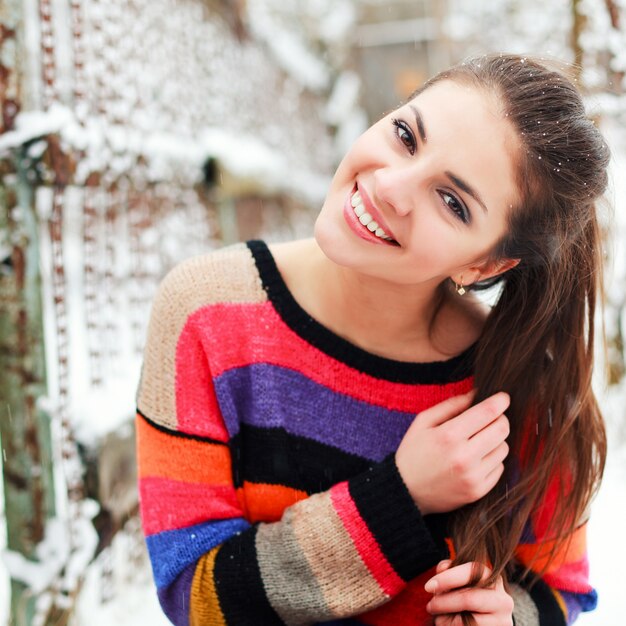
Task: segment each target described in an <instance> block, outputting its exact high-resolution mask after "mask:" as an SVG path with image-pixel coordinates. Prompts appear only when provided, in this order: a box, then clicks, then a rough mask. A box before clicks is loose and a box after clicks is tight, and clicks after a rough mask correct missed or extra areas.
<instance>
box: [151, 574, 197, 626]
mask: <svg viewBox="0 0 626 626" xmlns="http://www.w3.org/2000/svg"><path fill="white" fill-rule="evenodd" d="M195 571H196V565H195V563H193V564H192V565H189V567H187V568H185V569H184V570H183V571H182V572H181V573H180V576H178V578H177V579H176V580H175V581H174V582H173V583H172V584H171V585H170V586H169V587H164V588H162V589H159V590H158V592H157V593H158V596H159V602H160V603H161V608H162V609H163V612H164V613H165V615H167V617H168V618H169V620H170V621H171V622H172V623H173V624H175V625H176V626H189V603H190V602H191V583H192V582H193V575H194V572H195Z"/></svg>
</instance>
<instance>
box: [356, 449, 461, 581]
mask: <svg viewBox="0 0 626 626" xmlns="http://www.w3.org/2000/svg"><path fill="white" fill-rule="evenodd" d="M349 489H350V495H351V496H352V498H353V500H354V502H355V504H356V506H357V508H358V510H359V513H360V514H361V516H362V517H363V519H364V521H365V523H366V524H367V526H368V528H369V529H370V531H371V532H372V534H373V535H374V537H375V539H376V541H377V542H378V544H379V545H380V547H381V549H382V551H383V553H384V554H385V557H386V558H387V560H388V561H389V563H390V564H391V566H392V567H393V568H394V570H395V571H396V572H397V573H398V575H399V576H400V577H401V578H402V579H403V580H405V581H406V582H408V581H410V580H411V579H413V578H415V577H416V576H418V575H419V574H421V573H423V572H425V571H426V570H428V569H430V568H431V567H433V566H435V565H436V564H437V563H438V562H439V561H440V560H442V559H445V558H449V552H448V548H447V545H446V544H445V542H444V541H443V537H444V536H445V535H446V519H447V516H432V517H431V518H430V519H429V522H428V524H427V523H426V522H425V519H424V518H423V517H422V515H421V514H420V512H419V510H418V508H417V506H416V505H415V503H414V502H413V498H412V497H411V494H410V493H409V491H408V489H407V487H406V485H405V484H404V482H403V480H402V477H401V476H400V474H399V473H398V468H397V467H396V463H395V459H394V455H393V454H391V455H389V456H388V457H387V458H386V459H385V460H384V461H383V462H382V463H379V464H377V465H375V466H372V467H371V468H370V469H369V470H368V471H367V472H364V473H362V474H360V475H359V476H357V477H355V478H353V479H351V480H350V481H349ZM429 526H430V527H432V530H433V532H432V533H431V530H430V529H429Z"/></svg>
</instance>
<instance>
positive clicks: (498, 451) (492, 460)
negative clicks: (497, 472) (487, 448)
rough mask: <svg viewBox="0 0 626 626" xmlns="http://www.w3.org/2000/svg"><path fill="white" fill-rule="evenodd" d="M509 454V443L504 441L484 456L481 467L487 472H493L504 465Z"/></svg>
mask: <svg viewBox="0 0 626 626" xmlns="http://www.w3.org/2000/svg"><path fill="white" fill-rule="evenodd" d="M508 455H509V444H508V443H507V442H506V441H503V442H502V443H500V445H498V446H497V447H496V448H494V449H493V450H492V451H491V452H489V453H488V454H486V455H485V456H484V457H483V458H482V460H481V462H480V463H481V469H482V470H484V471H485V473H486V474H489V473H491V472H492V471H493V470H494V469H496V468H497V467H500V466H501V465H502V463H503V462H504V460H505V459H506V457H507V456H508Z"/></svg>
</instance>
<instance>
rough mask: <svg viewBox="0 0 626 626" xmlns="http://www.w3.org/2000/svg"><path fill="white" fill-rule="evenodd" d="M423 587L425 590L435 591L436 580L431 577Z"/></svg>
mask: <svg viewBox="0 0 626 626" xmlns="http://www.w3.org/2000/svg"><path fill="white" fill-rule="evenodd" d="M424 589H426V591H428V593H435V592H436V591H437V581H436V580H434V579H432V578H431V579H430V580H429V581H428V582H427V583H426V584H425V585H424Z"/></svg>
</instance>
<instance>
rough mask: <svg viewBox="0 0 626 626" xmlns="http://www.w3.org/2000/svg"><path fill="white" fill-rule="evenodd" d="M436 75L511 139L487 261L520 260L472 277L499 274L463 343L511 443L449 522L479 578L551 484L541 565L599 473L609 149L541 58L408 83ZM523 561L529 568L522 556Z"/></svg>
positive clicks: (508, 551)
mask: <svg viewBox="0 0 626 626" xmlns="http://www.w3.org/2000/svg"><path fill="white" fill-rule="evenodd" d="M442 80H453V81H455V82H462V83H464V84H468V85H472V86H475V87H477V88H479V89H483V90H485V91H486V93H489V94H492V95H493V96H495V98H496V101H497V102H498V104H499V105H500V107H501V109H500V112H501V114H502V115H504V116H506V118H507V119H508V120H509V122H510V123H511V124H512V125H513V128H514V129H515V131H516V134H517V136H518V138H519V141H520V145H521V149H520V151H519V154H518V162H517V185H518V191H519V197H520V198H521V202H520V203H519V205H518V206H514V207H512V208H511V209H510V211H509V214H508V229H507V231H508V232H507V234H506V235H505V236H504V238H503V239H502V240H501V241H500V242H499V243H498V245H497V246H496V249H495V250H494V251H493V257H494V258H496V259H497V258H509V259H520V262H519V264H518V265H517V266H516V267H514V268H513V269H510V270H509V271H507V272H506V273H504V274H503V275H501V276H499V277H496V278H494V279H491V280H489V281H485V282H483V283H479V284H476V285H473V286H472V287H473V288H474V289H480V288H486V287H492V286H494V284H495V283H499V288H500V295H499V298H498V300H497V303H496V304H495V306H494V307H493V309H492V310H491V312H490V314H489V316H488V318H487V321H486V323H485V326H484V330H483V332H482V335H481V337H480V339H479V343H478V350H477V353H476V361H475V383H476V387H477V389H478V396H477V398H476V402H479V401H480V400H482V399H484V398H486V397H488V396H490V395H491V394H493V393H496V392H497V391H501V390H504V391H507V392H509V394H510V395H511V405H510V407H509V409H508V411H507V416H508V418H509V421H510V424H511V434H510V436H509V439H508V443H509V446H510V453H509V456H508V458H507V461H506V463H505V472H504V474H503V476H502V478H501V480H500V481H499V483H498V485H497V486H496V487H495V488H494V489H493V490H492V491H491V492H490V493H488V494H487V495H486V496H485V497H483V498H482V499H481V500H479V501H478V502H476V503H474V504H472V505H469V506H466V507H464V508H462V509H461V510H459V511H456V512H455V513H454V517H453V528H452V537H453V541H454V545H455V548H456V550H457V554H456V559H455V560H456V562H457V563H461V562H468V561H478V562H482V563H489V564H490V565H491V566H492V568H493V575H492V577H491V578H490V580H489V582H492V581H493V580H494V579H495V577H496V576H499V575H501V574H505V575H506V574H507V573H510V569H511V565H512V564H513V563H514V555H515V549H516V546H517V545H518V543H519V542H520V539H521V537H522V534H523V532H524V529H525V527H526V525H527V523H528V522H529V520H530V519H531V516H533V514H534V513H535V512H536V511H537V510H538V509H539V507H540V506H541V503H542V500H543V499H544V498H545V496H546V494H547V493H548V492H549V490H551V494H552V496H556V500H555V502H556V507H555V511H554V515H553V517H552V519H551V523H550V528H549V537H550V538H551V539H552V540H554V541H553V542H550V546H549V547H547V548H546V550H545V551H544V552H543V553H542V554H541V555H538V556H540V557H541V561H542V567H539V568H534V569H539V574H541V573H542V572H545V570H546V569H547V567H548V566H549V563H550V562H551V560H554V558H555V557H556V555H557V553H558V552H559V550H560V549H562V548H563V547H564V544H566V543H567V541H568V538H569V537H571V535H572V532H573V530H574V529H575V527H576V526H577V525H578V524H580V523H581V520H583V517H584V515H585V511H586V509H587V507H588V505H589V502H590V500H591V498H592V496H593V495H594V493H595V490H596V489H597V487H598V484H599V481H600V479H601V476H602V472H603V469H604V463H605V458H606V434H605V430H604V424H603V420H602V416H601V414H600V411H599V409H598V405H597V402H596V399H595V397H594V394H593V391H592V389H591V375H592V367H593V353H594V311H595V307H596V302H597V299H598V296H599V294H600V292H601V287H602V276H601V274H602V258H601V257H602V255H601V250H602V246H601V241H600V231H599V227H598V221H597V216H596V202H597V200H598V199H599V198H600V196H601V195H602V194H603V192H604V190H605V188H606V185H607V173H606V168H607V165H608V161H609V150H608V147H607V145H606V143H605V141H604V139H603V138H602V135H601V134H600V133H599V131H598V130H597V129H596V127H595V125H594V123H593V122H592V121H591V120H590V119H589V118H588V117H587V116H586V113H585V108H584V104H583V101H582V98H581V96H580V94H579V92H578V90H577V89H576V87H575V86H574V85H573V84H572V82H571V81H570V80H569V79H568V78H567V77H566V76H565V74H564V73H563V72H562V71H560V70H557V69H555V68H553V67H548V66H547V65H545V64H544V63H543V62H539V61H537V60H533V59H530V58H528V57H520V56H515V55H492V56H483V57H478V58H474V59H470V60H468V61H465V62H464V63H462V64H460V65H458V66H455V67H453V68H452V69H450V70H447V71H445V72H443V73H442V74H439V75H437V76H436V77H434V78H433V79H431V80H430V81H428V82H427V83H426V84H425V85H423V86H422V87H421V88H420V90H418V92H416V93H419V91H423V90H424V89H426V88H428V87H429V86H430V85H432V84H433V83H436V82H440V81H442ZM414 95H415V94H414ZM412 97H414V96H412ZM477 157H479V155H477ZM546 557H548V558H547V561H546ZM527 565H528V568H527V570H526V573H527V574H529V573H531V572H530V566H532V565H533V564H532V563H530V564H527ZM466 623H467V620H466Z"/></svg>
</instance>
